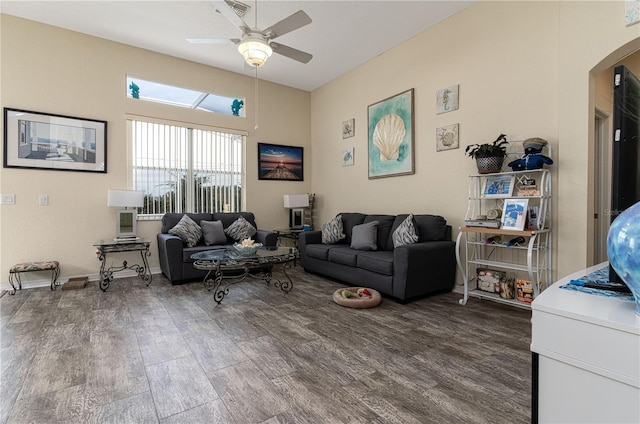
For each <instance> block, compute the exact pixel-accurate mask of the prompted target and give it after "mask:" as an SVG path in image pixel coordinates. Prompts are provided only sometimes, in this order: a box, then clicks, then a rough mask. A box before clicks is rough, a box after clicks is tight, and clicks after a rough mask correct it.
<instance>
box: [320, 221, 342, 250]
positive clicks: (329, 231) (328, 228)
mask: <svg viewBox="0 0 640 424" xmlns="http://www.w3.org/2000/svg"><path fill="white" fill-rule="evenodd" d="M344 237H345V235H344V231H343V227H342V216H341V215H338V216H336V217H335V218H333V219H332V220H331V221H329V222H327V223H326V224H323V225H322V243H323V244H335V243H337V242H339V241H340V240H342V239H343V238H344Z"/></svg>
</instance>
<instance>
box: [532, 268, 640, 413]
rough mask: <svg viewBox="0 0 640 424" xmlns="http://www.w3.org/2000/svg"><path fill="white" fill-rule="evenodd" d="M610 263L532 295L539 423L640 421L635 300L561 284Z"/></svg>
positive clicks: (638, 329) (638, 320)
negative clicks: (612, 296)
mask: <svg viewBox="0 0 640 424" xmlns="http://www.w3.org/2000/svg"><path fill="white" fill-rule="evenodd" d="M606 265H607V264H606V263H604V264H600V265H597V266H594V267H591V268H589V269H586V270H584V271H581V272H578V273H575V274H572V275H569V276H567V277H565V278H563V279H562V280H560V281H558V282H557V283H555V284H553V285H552V286H551V287H549V288H548V289H547V290H545V291H544V293H542V294H541V295H540V296H539V297H538V298H536V299H535V300H534V301H533V304H532V306H531V309H532V318H531V323H532V332H531V351H532V352H533V354H534V360H533V364H534V369H533V382H534V385H533V386H534V387H533V407H534V408H535V409H534V410H533V411H532V416H534V417H537V421H538V422H540V423H640V316H639V315H637V314H636V313H635V311H634V309H635V305H634V303H633V302H625V301H622V300H619V299H615V298H609V297H603V296H597V295H593V294H587V293H581V292H576V291H570V290H565V289H561V288H560V287H561V286H562V285H564V284H566V283H568V282H569V281H570V280H572V279H578V278H580V277H583V276H584V275H588V274H590V273H591V272H593V271H595V270H597V269H599V268H602V267H604V266H606ZM536 383H537V384H536Z"/></svg>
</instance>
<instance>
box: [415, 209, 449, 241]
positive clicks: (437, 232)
mask: <svg viewBox="0 0 640 424" xmlns="http://www.w3.org/2000/svg"><path fill="white" fill-rule="evenodd" d="M413 220H414V222H415V224H416V227H417V229H418V236H419V237H420V240H419V241H420V242H423V241H441V240H446V238H445V234H446V232H447V220H446V219H444V218H443V217H441V216H439V215H414V216H413Z"/></svg>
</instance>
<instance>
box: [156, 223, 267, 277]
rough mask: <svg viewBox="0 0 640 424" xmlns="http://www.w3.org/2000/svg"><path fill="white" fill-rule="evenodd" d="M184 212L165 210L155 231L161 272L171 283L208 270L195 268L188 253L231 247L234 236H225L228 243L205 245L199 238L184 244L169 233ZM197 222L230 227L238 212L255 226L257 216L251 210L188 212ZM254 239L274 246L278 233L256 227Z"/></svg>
mask: <svg viewBox="0 0 640 424" xmlns="http://www.w3.org/2000/svg"><path fill="white" fill-rule="evenodd" d="M182 215H185V214H183V213H167V214H165V215H164V216H163V217H162V229H161V230H160V233H158V237H157V239H158V255H159V260H160V269H161V270H162V273H163V274H164V275H165V277H167V278H168V279H169V280H171V283H172V284H180V283H183V282H186V281H188V280H193V279H196V278H199V279H202V278H204V276H205V275H206V274H207V271H202V270H199V269H195V268H194V267H193V259H191V255H193V254H194V253H196V252H202V251H205V250H213V249H223V248H225V247H227V248H228V247H231V245H233V243H234V240H233V239H231V238H230V237H227V243H226V244H224V245H212V246H207V245H205V243H204V240H203V239H202V238H201V239H200V241H198V244H197V245H196V246H194V247H187V246H186V245H185V243H184V242H183V241H182V239H181V238H180V237H178V236H176V235H173V234H169V230H170V229H171V228H173V227H175V225H176V224H177V223H178V222H179V221H180V219H181V218H182ZM186 215H189V217H190V218H191V219H193V220H194V221H195V222H196V223H198V225H200V221H222V226H223V228H225V229H226V228H227V227H229V225H231V224H232V223H233V222H234V221H235V220H236V219H238V218H239V217H240V216H242V217H244V219H246V220H247V221H249V223H250V224H251V225H253V226H254V227H256V228H258V227H257V225H256V220H255V217H254V215H253V213H251V212H233V213H224V212H215V213H187V214H186ZM253 239H254V240H255V241H256V242H258V243H262V244H263V245H264V246H275V245H276V243H277V240H278V235H277V234H276V233H275V232H273V231H268V230H258V231H257V233H256V234H255V236H253Z"/></svg>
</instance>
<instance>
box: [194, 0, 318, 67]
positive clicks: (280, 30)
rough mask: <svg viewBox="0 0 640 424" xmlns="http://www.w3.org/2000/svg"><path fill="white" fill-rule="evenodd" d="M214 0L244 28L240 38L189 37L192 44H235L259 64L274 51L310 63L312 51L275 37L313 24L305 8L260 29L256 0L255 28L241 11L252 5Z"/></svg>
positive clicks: (244, 54)
mask: <svg viewBox="0 0 640 424" xmlns="http://www.w3.org/2000/svg"><path fill="white" fill-rule="evenodd" d="M211 4H212V5H213V6H214V7H215V8H216V11H217V12H218V13H220V14H221V15H222V16H224V17H225V18H227V20H229V22H231V23H232V24H234V25H235V26H237V27H238V28H239V29H240V31H242V36H241V38H239V39H238V38H232V39H215V38H214V39H211V38H205V39H202V38H188V39H187V41H188V42H190V43H193V44H221V43H233V44H236V45H237V46H238V51H239V52H240V53H241V54H242V56H243V57H244V59H245V61H246V62H247V63H248V64H249V65H251V66H254V67H256V68H257V67H260V66H262V65H264V64H265V63H266V61H267V59H268V58H269V56H271V54H272V53H273V52H275V53H278V54H280V55H282V56H286V57H288V58H290V59H293V60H296V61H298V62H301V63H308V62H309V61H310V60H311V58H312V57H313V56H312V55H311V54H309V53H306V52H303V51H301V50H298V49H294V48H293V47H289V46H285V45H284V44H280V43H277V42H274V41H272V40H274V39H275V38H277V37H280V36H282V35H284V34H287V33H289V32H291V31H294V30H296V29H298V28H302V27H303V26H305V25H308V24H310V23H311V18H310V17H309V15H307V14H306V13H305V12H304V11H302V10H299V11H297V12H296V13H294V14H292V15H290V16H288V17H286V18H284V19H283V20H281V21H280V22H278V23H276V24H274V25H271V26H270V27H268V28H266V29H259V28H258V2H257V0H256V5H255V8H256V10H255V14H254V18H255V19H254V26H253V28H252V27H250V26H249V25H247V23H246V22H245V21H244V20H243V19H242V15H244V14H245V13H246V11H247V10H248V9H249V7H250V6H249V5H246V4H244V3H241V2H239V1H236V0H223V1H211Z"/></svg>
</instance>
